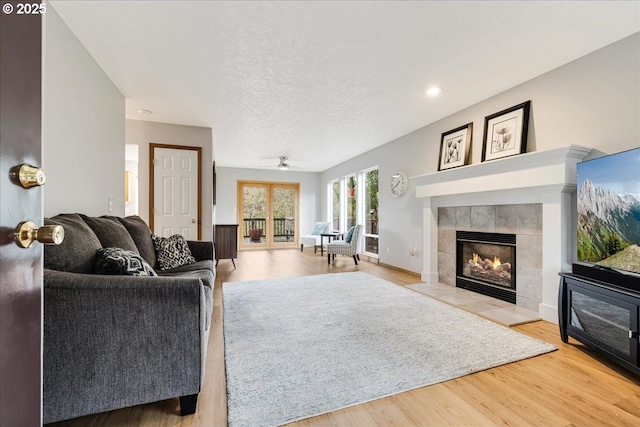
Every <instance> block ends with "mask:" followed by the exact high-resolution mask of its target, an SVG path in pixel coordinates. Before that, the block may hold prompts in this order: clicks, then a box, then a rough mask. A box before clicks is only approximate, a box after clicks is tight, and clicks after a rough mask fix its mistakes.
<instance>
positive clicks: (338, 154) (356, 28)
mask: <svg viewBox="0 0 640 427" xmlns="http://www.w3.org/2000/svg"><path fill="white" fill-rule="evenodd" d="M51 4H52V5H53V6H54V8H55V9H56V11H57V12H58V13H59V14H60V16H61V17H62V19H63V20H64V21H65V22H66V23H67V25H68V26H69V28H71V30H72V31H73V32H74V33H75V35H76V36H77V37H78V39H80V41H81V42H82V43H83V44H84V46H85V47H86V48H87V50H88V51H89V52H90V53H91V55H92V56H93V57H94V58H95V60H96V61H97V62H98V64H99V65H100V66H101V67H102V69H103V70H104V71H105V72H106V73H107V75H108V76H109V77H110V78H111V80H112V81H113V82H114V84H115V85H116V86H117V87H118V89H119V90H120V91H121V92H122V94H123V95H124V96H125V98H126V113H127V118H130V119H136V120H152V121H158V122H166V123H178V124H186V125H194V126H204V127H210V128H212V129H213V141H214V155H215V160H216V164H217V165H220V166H234V167H260V166H273V167H274V168H275V166H276V165H277V164H278V156H282V155H286V156H288V157H289V159H290V163H291V164H292V165H295V166H298V167H301V168H303V169H304V170H307V171H323V170H326V169H327V168H329V167H331V166H334V165H336V164H338V163H341V162H343V161H345V160H348V159H350V158H352V157H355V156H357V155H359V154H361V153H363V152H365V151H368V150H370V149H372V148H375V147H377V146H380V145H382V144H384V143H387V142H389V141H392V140H394V139H396V138H398V137H400V136H403V135H405V134H407V133H409V132H412V131H414V130H416V129H419V128H421V127H423V126H425V125H428V124H430V123H433V122H434V121H436V120H439V119H441V118H443V117H446V116H448V115H450V114H452V113H455V112H456V111H459V110H462V109H464V108H466V107H468V106H470V105H473V104H475V103H477V102H479V101H481V100H483V99H486V98H488V97H491V96H493V95H495V94H497V93H500V92H502V91H504V90H506V89H509V88H511V87H514V86H516V85H518V84H520V83H522V82H525V81H527V80H529V79H531V78H533V77H536V76H538V75H540V74H542V73H544V72H547V71H549V70H551V69H553V68H556V67H558V66H560V65H563V64H565V63H567V62H570V61H572V60H574V59H576V58H578V57H580V56H583V55H585V54H588V53H590V52H592V51H594V50H596V49H599V48H601V47H604V46H606V45H608V44H611V43H613V42H615V41H617V40H619V39H622V38H624V37H626V36H628V35H630V34H633V33H635V32H637V31H640V1H621V2H615V1H566V2H560V1H544V2H542V1H513V2H507V1H424V2H415V1H414V2H402V1H384V2H383V1H376V2H370V1H330V2H321V1H260V2H231V1H224V2H223V1H51ZM431 85H436V86H441V87H443V88H444V91H443V92H442V94H441V95H439V96H438V97H437V98H428V97H427V96H425V94H424V91H425V89H427V88H428V87H429V86H431ZM139 109H147V110H151V111H152V112H153V114H152V115H151V116H143V115H140V114H139V113H138V110H139Z"/></svg>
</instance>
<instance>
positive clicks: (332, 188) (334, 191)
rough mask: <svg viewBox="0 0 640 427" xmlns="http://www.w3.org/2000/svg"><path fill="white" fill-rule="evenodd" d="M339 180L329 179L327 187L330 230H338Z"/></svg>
mask: <svg viewBox="0 0 640 427" xmlns="http://www.w3.org/2000/svg"><path fill="white" fill-rule="evenodd" d="M340 193H341V192H340V180H339V179H335V180H333V181H329V186H328V188H327V194H328V196H329V197H328V199H329V200H328V202H329V203H328V204H327V205H328V207H329V222H331V226H332V227H333V228H332V230H340V217H341V216H340V211H341V209H340Z"/></svg>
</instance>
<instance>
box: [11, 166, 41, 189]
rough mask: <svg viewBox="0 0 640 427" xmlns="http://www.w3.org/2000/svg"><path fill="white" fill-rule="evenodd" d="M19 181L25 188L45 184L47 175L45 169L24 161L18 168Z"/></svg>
mask: <svg viewBox="0 0 640 427" xmlns="http://www.w3.org/2000/svg"><path fill="white" fill-rule="evenodd" d="M18 181H19V182H20V185H22V186H23V187H24V188H31V187H37V186H40V185H44V184H45V182H46V181H47V175H46V174H45V173H44V169H42V168H38V167H35V166H31V165H30V164H28V163H23V164H21V165H20V168H19V169H18Z"/></svg>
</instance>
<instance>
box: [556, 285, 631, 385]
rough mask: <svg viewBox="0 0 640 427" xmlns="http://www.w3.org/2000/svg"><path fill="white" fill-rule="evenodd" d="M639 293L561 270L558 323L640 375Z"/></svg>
mask: <svg viewBox="0 0 640 427" xmlns="http://www.w3.org/2000/svg"><path fill="white" fill-rule="evenodd" d="M639 314H640V292H638V291H636V290H633V289H627V288H624V287H619V286H616V285H613V284H610V283H606V282H602V281H599V280H596V279H593V278H590V277H585V276H582V275H579V274H574V273H560V290H559V292H558V321H559V322H558V324H559V326H560V337H561V338H562V341H563V342H565V343H566V342H568V341H569V337H573V338H575V339H577V340H578V341H580V342H582V343H584V344H586V345H588V346H589V347H591V348H593V349H595V350H597V351H599V352H602V353H603V354H604V355H605V356H607V357H608V358H610V359H611V360H612V361H614V362H615V363H618V364H619V365H621V366H623V367H624V368H626V369H628V370H630V371H631V372H633V373H635V374H636V375H640V359H639V349H640V346H639V344H638V330H639V325H638V317H639Z"/></svg>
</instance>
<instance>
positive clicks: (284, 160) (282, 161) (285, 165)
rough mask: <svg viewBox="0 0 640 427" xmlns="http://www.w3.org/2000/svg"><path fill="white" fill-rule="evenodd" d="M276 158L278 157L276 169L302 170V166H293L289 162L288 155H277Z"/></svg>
mask: <svg viewBox="0 0 640 427" xmlns="http://www.w3.org/2000/svg"><path fill="white" fill-rule="evenodd" d="M278 159H279V162H278V169H280V170H281V171H288V170H297V171H301V170H304V169H302V168H299V167H297V166H294V165H292V164H291V163H289V157H287V156H280V157H278Z"/></svg>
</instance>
